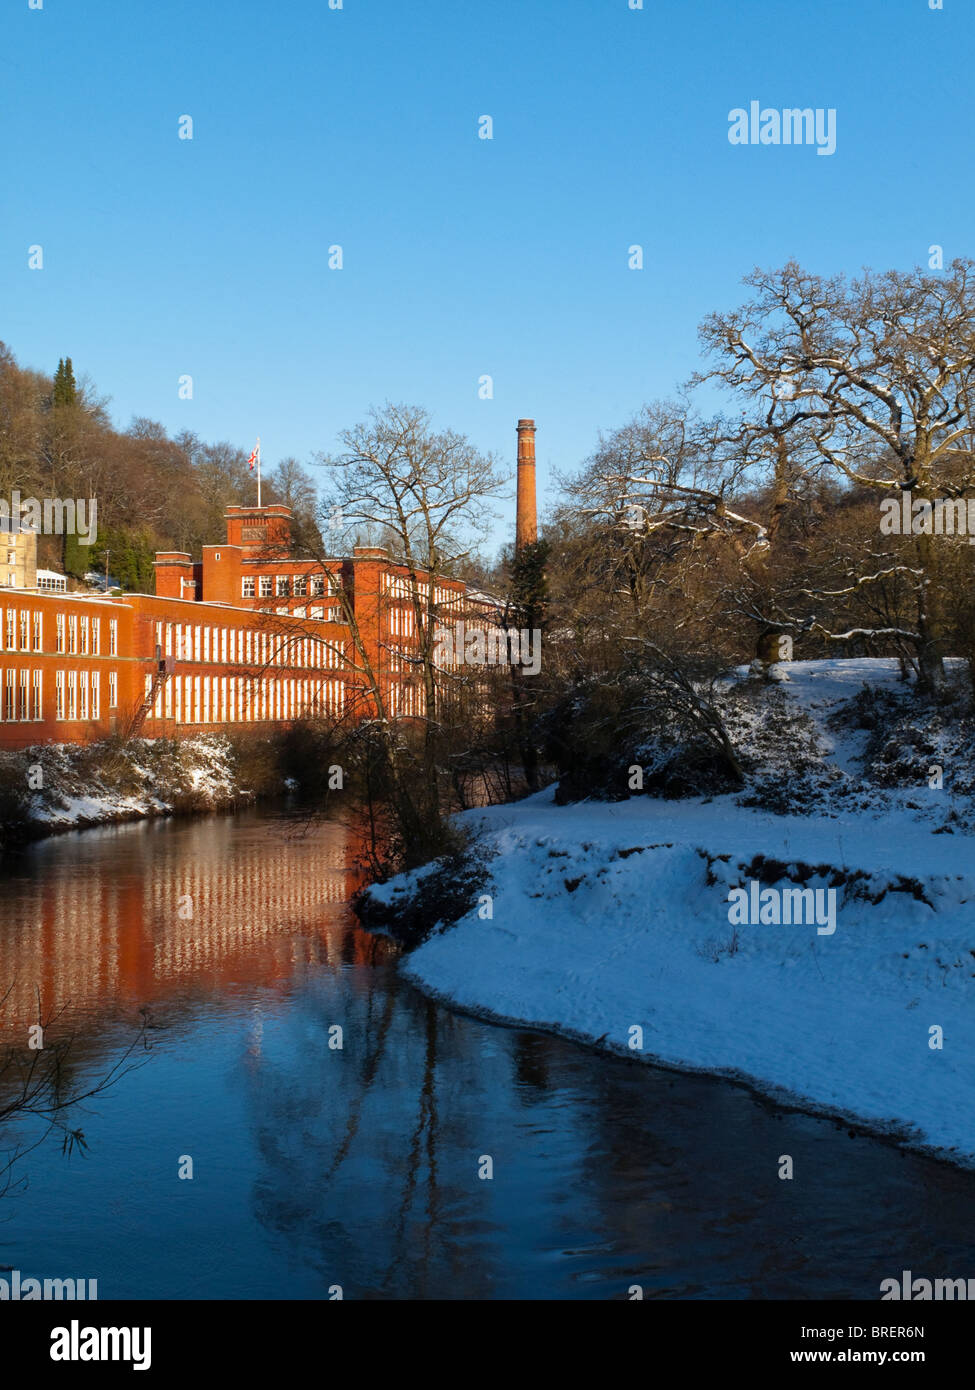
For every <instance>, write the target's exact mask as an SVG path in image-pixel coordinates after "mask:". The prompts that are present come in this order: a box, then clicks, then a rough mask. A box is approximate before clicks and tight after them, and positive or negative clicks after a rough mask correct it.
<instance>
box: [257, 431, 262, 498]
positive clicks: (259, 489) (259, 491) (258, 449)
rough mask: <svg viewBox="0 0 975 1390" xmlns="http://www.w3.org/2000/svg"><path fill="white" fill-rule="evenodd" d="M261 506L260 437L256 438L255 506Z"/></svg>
mask: <svg viewBox="0 0 975 1390" xmlns="http://www.w3.org/2000/svg"><path fill="white" fill-rule="evenodd" d="M260 505H261V436H260V435H258V436H257V506H258V509H260Z"/></svg>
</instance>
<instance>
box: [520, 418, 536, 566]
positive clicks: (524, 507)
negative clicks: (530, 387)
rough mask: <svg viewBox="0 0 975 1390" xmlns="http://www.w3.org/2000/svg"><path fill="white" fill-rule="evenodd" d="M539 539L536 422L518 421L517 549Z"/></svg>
mask: <svg viewBox="0 0 975 1390" xmlns="http://www.w3.org/2000/svg"><path fill="white" fill-rule="evenodd" d="M537 538H538V517H537V512H536V507H535V421H534V420H519V421H518V511H517V516H516V520H515V549H516V550H520V549H521V547H522V546H523V545H531V544H532V542H533V541H535V540H536V539H537Z"/></svg>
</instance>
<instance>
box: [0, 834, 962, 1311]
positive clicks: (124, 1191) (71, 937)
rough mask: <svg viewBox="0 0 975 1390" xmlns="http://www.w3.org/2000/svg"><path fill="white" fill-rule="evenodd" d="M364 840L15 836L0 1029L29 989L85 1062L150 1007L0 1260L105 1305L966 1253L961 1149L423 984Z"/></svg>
mask: <svg viewBox="0 0 975 1390" xmlns="http://www.w3.org/2000/svg"><path fill="white" fill-rule="evenodd" d="M354 857H355V853H354V835H353V833H352V832H351V831H350V830H348V829H347V828H345V827H343V826H342V825H340V824H337V823H324V824H322V823H319V824H317V825H314V826H312V827H310V828H308V827H305V828H299V827H296V825H295V824H294V822H293V821H292V820H290V819H289V818H287V817H285V816H278V815H276V814H274V813H270V812H247V813H245V814H243V815H239V816H236V817H230V816H215V817H211V818H208V819H203V820H193V821H155V822H144V823H140V824H136V825H129V826H121V827H113V828H107V829H101V830H93V831H86V832H81V833H77V834H70V835H65V836H60V837H57V838H53V839H49V840H46V841H43V842H40V843H38V844H35V845H33V846H31V847H29V848H28V849H26V850H24V851H23V852H21V853H18V854H16V855H14V856H12V857H10V858H9V859H8V861H7V863H6V866H5V870H4V875H3V879H2V896H0V995H2V993H3V991H4V990H5V989H7V988H8V987H11V992H10V994H9V996H8V998H7V1001H6V1003H5V1005H4V1007H3V1010H2V1012H0V1029H2V1036H0V1043H2V1044H3V1045H4V1046H8V1047H9V1046H11V1045H13V1046H14V1047H16V1048H18V1049H21V1050H23V1049H25V1046H26V1041H27V1037H28V1027H29V1025H30V1024H31V1023H33V1022H35V1021H36V1017H37V1008H38V998H40V1003H41V1008H42V1009H43V1010H44V1011H45V1012H49V1011H51V1010H60V1011H61V1012H60V1015H59V1017H58V1018H57V1020H56V1021H55V1022H53V1023H52V1024H50V1025H49V1027H48V1030H47V1034H46V1039H45V1040H46V1041H47V1042H48V1044H49V1045H53V1042H54V1041H55V1040H56V1039H57V1038H58V1037H62V1038H63V1037H67V1036H70V1037H71V1039H72V1042H71V1050H70V1053H69V1056H68V1064H67V1066H68V1072H69V1074H70V1080H71V1082H72V1084H74V1085H76V1086H78V1085H87V1084H95V1083H97V1082H98V1080H99V1079H100V1078H102V1077H104V1076H105V1074H106V1072H107V1071H108V1070H109V1069H110V1068H111V1067H112V1066H113V1064H115V1063H116V1062H117V1061H118V1059H119V1058H120V1057H121V1056H122V1054H123V1052H124V1050H125V1048H126V1047H127V1046H128V1045H129V1043H130V1042H131V1041H132V1039H133V1037H134V1036H135V1035H136V1033H137V1030H138V1028H139V1025H140V1022H141V1020H142V1018H143V1017H146V1018H148V1020H149V1023H150V1028H149V1030H148V1033H147V1035H146V1036H147V1039H148V1042H149V1050H148V1051H139V1052H138V1053H137V1054H135V1057H136V1059H137V1060H138V1061H139V1062H140V1065H139V1066H138V1067H137V1068H135V1069H134V1070H131V1071H127V1072H125V1073H124V1074H122V1075H121V1076H120V1078H119V1079H118V1080H117V1081H116V1082H115V1083H114V1084H113V1085H112V1086H111V1087H110V1088H109V1089H107V1090H105V1091H103V1092H102V1093H101V1094H99V1095H98V1096H96V1097H95V1098H93V1099H92V1100H90V1101H88V1102H85V1104H84V1106H83V1109H82V1111H81V1113H79V1114H73V1115H72V1125H73V1126H74V1127H79V1128H81V1129H82V1130H83V1131H84V1136H85V1142H86V1144H87V1149H85V1150H84V1151H82V1152H79V1151H78V1150H77V1149H76V1150H75V1152H74V1154H73V1155H71V1156H67V1157H66V1156H64V1155H63V1154H62V1151H61V1148H62V1146H61V1143H60V1140H59V1139H58V1138H54V1139H49V1140H48V1141H47V1142H46V1143H45V1144H43V1145H42V1146H41V1147H40V1148H37V1149H35V1150H34V1151H33V1152H32V1153H29V1154H27V1155H26V1157H25V1158H24V1159H23V1161H22V1162H21V1163H20V1164H19V1165H18V1166H17V1168H16V1169H15V1173H16V1174H17V1175H18V1176H19V1178H20V1179H21V1181H20V1183H19V1185H18V1186H17V1187H16V1188H15V1189H14V1190H12V1191H10V1192H8V1193H7V1194H6V1195H5V1196H3V1197H2V1199H0V1265H4V1266H7V1267H8V1268H10V1269H18V1270H20V1271H21V1275H22V1277H26V1276H27V1275H28V1274H31V1275H34V1276H36V1277H39V1278H43V1277H49V1278H58V1277H75V1278H86V1279H92V1278H94V1279H97V1281H98V1296H99V1298H102V1299H105V1298H112V1297H124V1298H328V1297H330V1296H335V1293H336V1290H337V1289H341V1291H342V1295H343V1296H344V1297H345V1298H389V1299H392V1298H396V1299H403V1298H420V1299H422V1298H468V1299H498V1298H519V1299H543V1298H558V1299H582V1298H593V1299H606V1298H617V1299H621V1298H627V1297H629V1296H630V1293H629V1291H630V1290H631V1288H632V1287H633V1286H639V1288H640V1289H641V1290H642V1291H643V1296H644V1297H646V1298H694V1299H714V1298H736V1299H737V1298H789V1297H793V1298H796V1297H798V1298H821V1297H840V1298H847V1297H852V1298H870V1299H874V1298H877V1297H878V1293H879V1284H880V1281H881V1279H883V1278H886V1277H888V1276H891V1275H893V1276H898V1277H899V1275H900V1271H901V1270H902V1269H911V1270H913V1271H914V1272H915V1273H916V1274H918V1275H925V1276H928V1277H934V1276H938V1277H941V1276H945V1277H947V1276H954V1277H967V1276H968V1275H969V1274H975V1268H973V1265H975V1261H973V1258H972V1256H973V1243H972V1239H971V1234H970V1233H971V1232H972V1230H973V1229H975V1174H972V1173H967V1172H963V1171H960V1170H956V1169H953V1168H952V1167H950V1166H947V1165H944V1164H940V1163H937V1162H934V1161H932V1160H930V1159H926V1158H923V1157H920V1156H917V1155H911V1154H905V1153H904V1152H902V1151H898V1150H897V1149H895V1148H893V1147H891V1146H888V1145H886V1144H884V1143H882V1142H879V1141H878V1140H875V1139H871V1138H868V1137H864V1136H855V1137H852V1138H851V1137H850V1135H849V1134H848V1132H847V1129H846V1128H844V1127H843V1126H839V1125H837V1124H835V1123H834V1122H831V1121H828V1120H824V1119H821V1118H815V1117H811V1116H807V1115H802V1114H796V1113H789V1112H785V1111H783V1110H781V1109H779V1108H777V1107H775V1106H774V1105H771V1104H769V1103H767V1102H765V1101H762V1100H760V1099H758V1098H756V1097H754V1096H752V1095H751V1094H750V1093H749V1092H747V1091H746V1090H744V1089H743V1088H741V1087H738V1086H735V1085H732V1084H731V1083H729V1082H726V1081H722V1080H716V1079H711V1078H706V1077H695V1076H683V1075H678V1074H675V1073H671V1072H666V1071H661V1070H658V1069H656V1068H654V1067H651V1066H648V1065H646V1064H645V1063H641V1062H638V1061H635V1060H634V1061H629V1060H625V1059H617V1058H611V1057H606V1056H604V1055H600V1054H599V1053H596V1052H594V1051H591V1050H589V1049H587V1048H585V1047H581V1046H578V1045H576V1044H574V1043H571V1042H568V1041H562V1040H560V1039H557V1038H554V1037H551V1036H546V1035H541V1034H538V1033H534V1032H531V1031H528V1030H517V1029H510V1028H501V1027H495V1026H493V1025H491V1024H488V1023H485V1022H481V1021H479V1020H475V1019H471V1018H467V1017H464V1016H462V1015H459V1014H456V1013H453V1012H451V1011H450V1010H448V1009H445V1008H443V1007H442V1006H440V1005H439V1004H436V1003H433V1002H431V1001H430V1000H428V999H426V998H425V997H424V996H423V995H422V994H420V993H419V992H417V991H416V990H415V989H414V988H413V987H412V986H410V985H409V984H407V983H405V982H404V981H403V980H402V979H401V978H400V976H399V974H398V972H397V970H396V959H395V948H393V947H392V946H391V945H390V944H389V943H388V942H387V941H385V940H383V939H381V938H376V937H373V936H370V935H369V934H367V933H365V932H363V931H362V930H360V929H359V928H358V927H357V926H356V925H355V923H354V921H353V919H352V918H351V915H350V912H349V909H348V905H347V904H348V897H349V894H350V892H351V891H352V890H353V889H354V887H355V886H356V885H357V883H358V876H357V871H356V869H355V867H354V864H353V861H354ZM143 1010H146V1011H148V1012H147V1013H143V1012H142V1011H143ZM336 1030H341V1033H339V1032H338V1031H336ZM339 1043H341V1046H339ZM35 1134H36V1131H35V1130H34V1129H32V1128H31V1126H30V1124H26V1123H25V1124H23V1125H22V1126H21V1127H20V1128H19V1129H18V1130H17V1131H16V1132H15V1131H13V1130H12V1129H10V1128H9V1127H8V1129H7V1130H6V1131H4V1132H3V1133H2V1134H0V1144H2V1146H3V1147H4V1148H5V1149H8V1150H9V1149H10V1147H11V1146H12V1144H13V1142H14V1141H15V1140H19V1141H20V1142H22V1143H26V1142H29V1141H30V1140H31V1138H33V1137H34V1136H35ZM783 1154H790V1155H791V1156H792V1158H793V1162H794V1172H795V1176H794V1178H793V1179H792V1180H791V1181H783V1180H781V1179H780V1178H779V1177H778V1160H779V1157H780V1155H783ZM485 1158H489V1159H490V1160H491V1163H492V1165H493V1176H492V1177H491V1178H490V1179H486V1178H483V1177H481V1176H479V1173H481V1172H484V1171H485V1170H486V1167H487V1165H486V1164H485V1163H484V1159H485ZM188 1159H191V1160H192V1178H187V1177H183V1178H181V1177H180V1171H181V1169H182V1171H183V1172H187V1171H188V1170H189V1165H188V1163H187V1160H188Z"/></svg>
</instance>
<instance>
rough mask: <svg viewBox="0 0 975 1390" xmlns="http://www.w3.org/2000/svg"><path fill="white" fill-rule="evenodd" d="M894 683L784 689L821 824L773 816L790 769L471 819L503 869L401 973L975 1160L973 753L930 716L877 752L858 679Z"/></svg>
mask: <svg viewBox="0 0 975 1390" xmlns="http://www.w3.org/2000/svg"><path fill="white" fill-rule="evenodd" d="M897 675H898V671H897V667H896V663H893V662H883V661H874V662H807V663H798V664H796V665H795V666H790V667H789V668H788V677H789V680H788V683H787V684H785V685H783V686H782V687H780V688H779V689H778V690H777V691H774V692H770V695H769V699H770V700H773V701H776V702H778V703H779V704H780V705H781V702H782V701H785V702H786V703H787V706H788V708H789V709H790V710H791V711H792V712H793V714H794V716H795V718H796V719H801V721H802V726H803V729H804V730H805V733H806V735H807V736H808V737H807V738H806V739H805V741H804V743H803V746H802V755H803V772H802V775H801V777H800V776H799V775H798V774H797V775H796V778H795V782H796V783H797V785H796V787H795V791H796V796H795V802H796V804H800V805H802V808H803V810H804V811H805V812H806V813H805V814H794V813H793V814H790V813H788V811H783V810H782V809H781V808H782V806H783V805H788V791H789V782H790V778H789V765H788V758H787V757H786V761H785V763H784V764H781V763H777V764H776V780H775V785H774V786H772V785H770V783H769V782H768V780H767V778H766V781H765V784H764V786H763V789H762V792H761V794H758V795H757V794H756V791H755V787H756V785H757V783H756V782H753V784H752V786H751V787H750V788H749V789H746V792H745V793H744V794H729V795H723V796H715V797H712V798H707V797H704V798H694V799H688V800H684V801H679V802H677V801H662V800H655V799H651V798H646V797H636V798H632V799H630V800H628V801H624V802H614V803H605V802H585V803H582V804H578V803H577V804H573V805H569V806H558V805H556V804H555V800H554V793H553V791H552V790H549V791H546V792H542V793H540V794H539V795H537V796H535V797H531V798H528V799H526V800H525V801H522V802H520V803H517V804H514V805H507V806H502V807H495V808H491V809H490V810H487V811H480V812H471V813H468V814H467V816H466V817H465V818H464V819H465V820H466V821H467V822H468V823H469V824H471V825H472V826H474V825H476V826H477V827H478V832H479V837H480V842H481V845H482V847H483V849H484V851H485V852H486V853H487V854H488V855H489V856H490V867H489V879H488V882H487V884H486V886H485V888H484V890H483V896H482V900H481V901H480V902H479V904H478V905H477V906H475V907H473V908H472V909H471V910H470V911H468V912H467V913H466V914H465V915H464V916H463V917H461V919H460V920H459V921H458V922H457V923H456V925H454V926H452V927H450V928H449V929H447V930H445V931H442V932H439V933H436V934H434V935H432V936H431V937H430V938H429V939H428V940H427V941H426V942H425V943H424V944H422V945H421V946H419V947H418V948H417V949H416V950H415V951H414V952H413V953H412V954H410V955H408V956H406V957H404V959H403V962H402V966H401V968H402V969H403V971H404V973H405V974H406V975H407V976H408V978H410V979H411V980H413V981H414V982H415V983H416V984H418V985H419V986H421V987H422V988H423V989H425V990H427V991H428V992H430V993H431V994H433V995H435V996H437V997H438V998H440V999H442V1000H444V1001H446V1002H449V1003H451V1004H453V1005H455V1006H457V1007H459V1008H461V1009H464V1010H468V1011H470V1012H473V1013H477V1014H481V1015H484V1016H487V1017H491V1018H493V1019H495V1020H499V1021H506V1022H511V1023H521V1024H527V1025H530V1026H533V1027H537V1028H540V1029H544V1030H549V1031H553V1032H558V1033H561V1034H564V1035H566V1036H570V1037H573V1038H577V1039H582V1040H585V1041H588V1042H591V1043H594V1044H597V1045H599V1046H601V1047H603V1048H606V1049H609V1050H611V1051H614V1052H618V1053H621V1054H625V1055H627V1056H631V1057H639V1058H643V1059H645V1060H648V1061H654V1062H658V1063H662V1064H665V1065H667V1066H672V1067H676V1068H681V1069H686V1070H692V1071H706V1072H711V1073H714V1074H718V1075H723V1076H727V1077H731V1078H734V1079H737V1080H740V1081H743V1082H746V1083H747V1084H748V1085H750V1086H752V1087H754V1088H756V1089H759V1090H761V1091H764V1092H766V1093H768V1094H771V1095H773V1096H775V1097H776V1098H778V1099H781V1100H783V1101H787V1102H788V1103H791V1104H794V1105H798V1106H800V1107H802V1108H805V1109H808V1110H811V1111H820V1112H826V1113H829V1114H833V1115H836V1116H840V1117H847V1118H849V1119H850V1120H852V1121H854V1122H856V1123H858V1124H860V1125H863V1126H866V1127H869V1128H871V1129H873V1130H876V1131H879V1132H883V1133H885V1134H887V1135H890V1136H892V1137H895V1138H897V1139H898V1140H900V1141H901V1142H903V1143H905V1144H908V1145H910V1146H912V1147H918V1148H922V1149H926V1150H932V1151H937V1152H938V1153H939V1154H941V1155H944V1156H946V1157H948V1158H950V1159H952V1160H953V1161H955V1162H958V1163H962V1164H965V1165H973V1164H975V1066H973V1064H972V1063H973V1059H975V920H973V912H972V904H973V902H975V855H973V852H972V840H971V834H970V811H971V806H970V792H969V790H968V789H969V785H970V780H966V779H970V769H971V760H970V759H963V760H960V758H959V752H960V749H961V744H962V743H964V742H965V740H967V739H968V738H970V735H971V730H970V727H968V725H966V724H965V722H964V721H962V722H961V723H960V724H959V723H957V722H956V723H955V724H952V725H950V726H948V725H944V726H940V725H939V726H938V727H937V728H935V727H934V726H933V725H932V727H930V728H928V729H926V730H925V731H924V733H925V737H924V738H923V739H921V740H920V741H914V742H913V743H910V746H909V747H906V746H905V751H904V758H903V759H902V761H901V763H900V764H898V763H897V760H896V759H895V758H893V757H892V756H885V755H878V748H877V737H878V733H877V721H876V720H873V721H872V724H871V720H868V719H866V718H865V716H862V709H861V707H862V706H863V703H864V702H863V688H864V686H865V685H866V686H867V688H868V690H870V691H871V692H873V695H872V696H871V698H872V699H873V698H881V697H882V698H884V699H890V700H892V701H893V700H896V698H897V692H898V683H897ZM854 701H858V702H859V704H858V705H857V706H856V707H857V709H858V710H861V713H860V714H859V715H858V716H857V717H856V718H848V717H846V714H847V711H848V710H849V709H850V708H851V706H853V704H854ZM868 703H869V702H868ZM912 717H913V718H914V722H915V723H916V722H917V721H916V711H915V713H914V715H913V716H912ZM893 723H894V721H893V719H891V727H892V728H893ZM881 724H883V721H881ZM756 728H761V729H762V730H763V734H764V733H765V732H767V725H765V724H763V723H762V722H761V721H758V723H757V724H756ZM896 737H897V740H898V741H899V746H900V745H903V744H904V737H903V728H902V727H901V725H898V726H897V730H896ZM795 739H796V727H795V725H794V723H793V724H790V725H789V732H788V740H789V742H790V744H791V745H792V746H793V747H796V744H795ZM885 747H886V745H885ZM778 753H779V754H781V753H782V750H781V749H780V750H778ZM774 754H775V750H769V765H770V766H771V764H773V763H776V757H775V756H774ZM810 759H813V761H815V762H816V763H817V764H818V767H817V769H815V770H814V775H813V773H811V771H810ZM934 767H937V768H939V769H940V773H941V776H940V778H939V777H938V776H937V775H936V774H935V773H934V772H932V768H934ZM952 771H954V772H955V773H956V774H957V775H956V776H955V777H953V776H952ZM895 772H897V773H898V775H896V776H895V775H894V774H895ZM759 780H761V779H759ZM800 781H801V782H802V786H801V787H800V786H798V783H799V782H800ZM815 787H818V788H819V791H818V792H817V793H816V794H817V796H818V798H819V799H818V801H817V802H816V804H815V806H813V804H812V802H811V801H810V797H811V796H812V792H813V789H814V788H815ZM784 797H785V800H783V798H784ZM748 803H752V804H748ZM755 803H757V804H755ZM421 872H422V871H421ZM741 890H744V891H743V892H742V891H741ZM809 890H811V892H810V891H809ZM417 891H419V892H421V893H422V878H419V879H418V878H417V877H416V876H414V877H413V879H412V880H411V879H410V878H401V879H399V880H392V881H391V882H390V883H388V884H386V885H383V886H382V887H380V888H376V889H373V890H371V894H372V895H373V896H375V897H377V898H378V899H379V900H380V901H382V902H384V903H386V904H388V905H390V906H392V905H395V903H396V902H397V901H398V900H400V901H406V900H407V899H408V898H409V897H410V896H411V895H412V894H414V893H415V892H417ZM799 892H802V893H804V894H806V895H807V896H804V897H802V898H801V899H799V898H795V897H793V896H792V895H793V894H795V893H799ZM806 907H808V909H809V910H808V914H807V915H805V916H804V917H803V915H802V912H801V911H800V908H802V909H805V908H806ZM793 915H795V917H797V918H798V920H793Z"/></svg>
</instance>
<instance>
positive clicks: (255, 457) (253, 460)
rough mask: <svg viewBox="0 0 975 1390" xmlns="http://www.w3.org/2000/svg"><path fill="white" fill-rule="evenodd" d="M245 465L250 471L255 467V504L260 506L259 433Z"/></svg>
mask: <svg viewBox="0 0 975 1390" xmlns="http://www.w3.org/2000/svg"><path fill="white" fill-rule="evenodd" d="M247 467H248V468H249V469H250V471H251V472H252V473H253V472H254V469H255V468H256V469H257V505H258V506H260V505H261V436H260V435H258V436H257V443H256V444H255V446H254V452H253V453H252V454H251V456H250V458H249V459H248V460H247Z"/></svg>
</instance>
